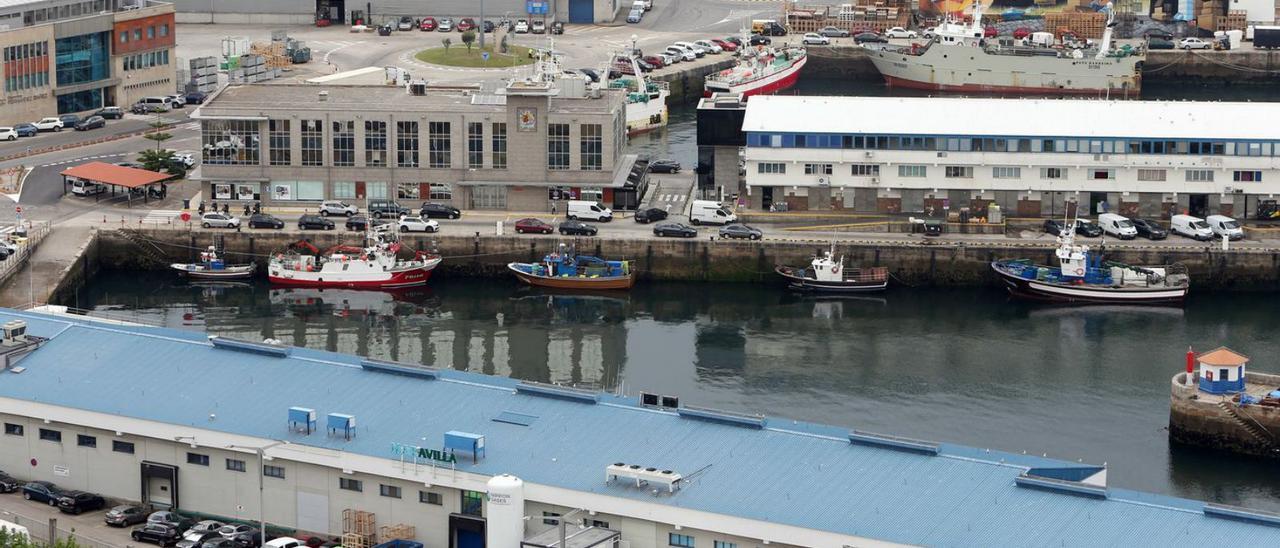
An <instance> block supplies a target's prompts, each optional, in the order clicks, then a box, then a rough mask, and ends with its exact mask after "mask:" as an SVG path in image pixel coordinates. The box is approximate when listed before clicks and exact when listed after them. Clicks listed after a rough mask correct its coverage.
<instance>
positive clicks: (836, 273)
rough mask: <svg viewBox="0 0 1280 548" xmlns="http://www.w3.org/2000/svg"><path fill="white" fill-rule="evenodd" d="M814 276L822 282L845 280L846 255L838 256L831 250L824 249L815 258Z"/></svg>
mask: <svg viewBox="0 0 1280 548" xmlns="http://www.w3.org/2000/svg"><path fill="white" fill-rule="evenodd" d="M811 264H812V266H813V277H814V279H816V280H818V281H820V282H840V281H844V257H843V256H841V257H839V258H837V257H836V256H835V255H834V254H833V253H831V252H830V251H824V252H822V254H821V255H818V256H817V257H814V258H813V263H811Z"/></svg>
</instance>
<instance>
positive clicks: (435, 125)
mask: <svg viewBox="0 0 1280 548" xmlns="http://www.w3.org/2000/svg"><path fill="white" fill-rule="evenodd" d="M450 131H451V129H450V126H449V122H427V146H428V148H429V149H430V150H429V152H428V156H427V162H428V163H427V165H428V167H436V168H448V167H449V166H450V163H451V162H450V158H449V156H450V154H451V153H452V151H453V142H452V140H451V139H450V136H449V132H450Z"/></svg>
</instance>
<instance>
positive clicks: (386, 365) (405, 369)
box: [360, 359, 440, 379]
mask: <svg viewBox="0 0 1280 548" xmlns="http://www.w3.org/2000/svg"><path fill="white" fill-rule="evenodd" d="M360 367H362V368H364V369H367V370H369V371H378V372H381V373H390V374H392V375H404V376H406V377H420V378H424V379H438V378H440V370H439V369H436V368H434V367H427V366H425V365H417V364H412V363H399V362H389V361H383V360H368V359H366V360H360Z"/></svg>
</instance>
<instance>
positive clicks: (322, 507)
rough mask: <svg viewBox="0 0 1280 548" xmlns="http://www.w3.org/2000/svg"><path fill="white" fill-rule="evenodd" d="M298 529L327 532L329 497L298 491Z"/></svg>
mask: <svg viewBox="0 0 1280 548" xmlns="http://www.w3.org/2000/svg"><path fill="white" fill-rule="evenodd" d="M298 529H301V530H303V531H313V532H316V533H328V532H329V495H323V494H317V493H307V492H305V491H298Z"/></svg>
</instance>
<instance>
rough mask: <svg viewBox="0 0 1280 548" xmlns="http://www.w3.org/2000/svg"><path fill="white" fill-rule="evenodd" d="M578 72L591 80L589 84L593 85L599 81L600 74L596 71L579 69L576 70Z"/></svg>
mask: <svg viewBox="0 0 1280 548" xmlns="http://www.w3.org/2000/svg"><path fill="white" fill-rule="evenodd" d="M578 72H581V73H582V75H583V76H586V77H587V78H588V79H589V80H591V83H593V84H594V83H596V82H599V81H600V73H599V72H596V69H590V68H580V69H578Z"/></svg>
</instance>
